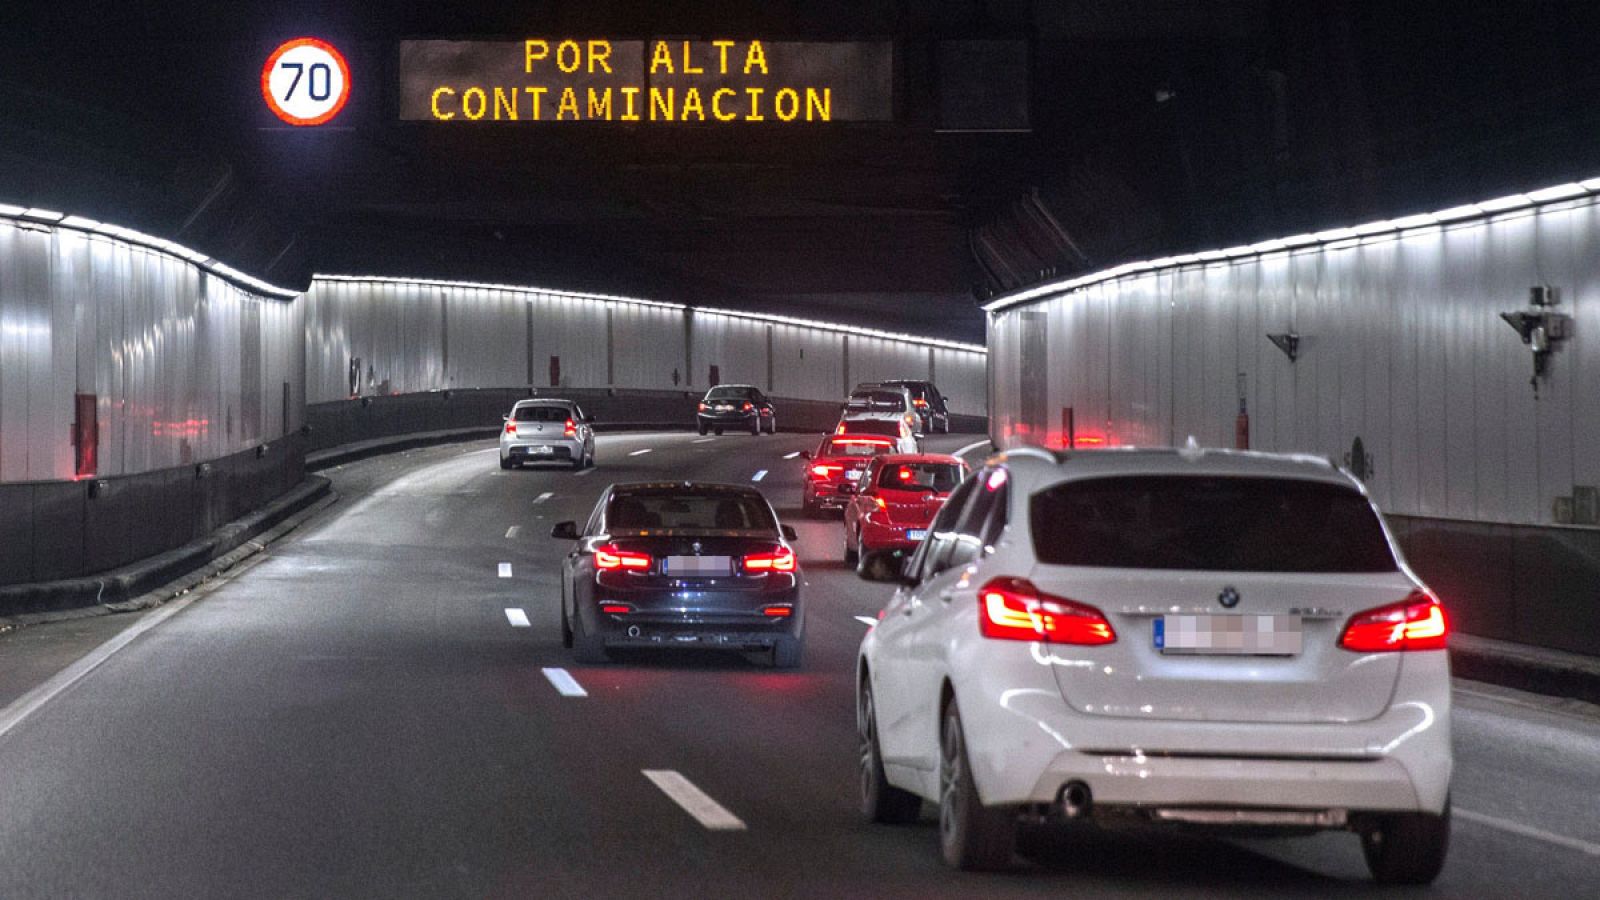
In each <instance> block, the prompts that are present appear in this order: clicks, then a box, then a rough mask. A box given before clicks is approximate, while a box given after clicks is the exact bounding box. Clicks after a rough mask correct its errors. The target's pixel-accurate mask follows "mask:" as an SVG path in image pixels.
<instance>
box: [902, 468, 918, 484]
mask: <svg viewBox="0 0 1600 900" xmlns="http://www.w3.org/2000/svg"><path fill="white" fill-rule="evenodd" d="M899 474H900V480H901V481H910V480H911V479H913V478H915V477H917V473H915V472H913V471H911V467H910V466H901V467H900V473H899Z"/></svg>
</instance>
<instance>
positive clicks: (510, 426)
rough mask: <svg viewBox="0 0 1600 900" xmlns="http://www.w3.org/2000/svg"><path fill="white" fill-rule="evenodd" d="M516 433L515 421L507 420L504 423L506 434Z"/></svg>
mask: <svg viewBox="0 0 1600 900" xmlns="http://www.w3.org/2000/svg"><path fill="white" fill-rule="evenodd" d="M516 433H517V423H515V422H507V423H506V434H516Z"/></svg>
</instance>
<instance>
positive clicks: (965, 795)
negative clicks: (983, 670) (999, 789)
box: [939, 697, 1017, 872]
mask: <svg viewBox="0 0 1600 900" xmlns="http://www.w3.org/2000/svg"><path fill="white" fill-rule="evenodd" d="M939 735H940V738H939V850H940V853H941V854H942V855H943V856H944V861H945V862H946V863H947V864H949V865H951V866H953V867H955V868H957V869H962V870H965V871H977V872H984V871H995V870H999V869H1004V868H1006V867H1007V866H1009V865H1011V855H1012V852H1013V851H1014V850H1015V849H1016V845H1017V811H1016V810H1015V809H1013V808H1011V807H1009V806H984V805H983V799H982V798H981V797H979V796H978V786H977V784H976V783H975V782H974V781H973V778H972V765H971V763H970V762H969V760H968V758H967V739H966V734H965V733H964V732H963V731H962V728H961V712H960V710H959V709H957V708H956V701H955V698H954V697H952V698H950V703H949V705H948V706H946V707H945V710H944V723H943V727H941V728H940V729H939Z"/></svg>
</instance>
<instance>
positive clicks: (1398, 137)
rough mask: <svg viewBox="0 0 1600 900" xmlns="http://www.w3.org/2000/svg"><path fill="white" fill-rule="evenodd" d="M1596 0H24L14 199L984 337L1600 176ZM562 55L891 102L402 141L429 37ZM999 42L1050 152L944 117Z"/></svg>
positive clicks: (321, 256) (271, 256) (239, 248)
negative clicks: (669, 50) (341, 63)
mask: <svg viewBox="0 0 1600 900" xmlns="http://www.w3.org/2000/svg"><path fill="white" fill-rule="evenodd" d="M1593 6H1595V5H1594V4H1587V3H1558V2H1548V3H1537V4H1505V3H1492V4H1491V3H1482V4H1475V3H1407V4H1376V3H1358V2H1349V0H1345V2H1339V0H1334V2H1326V3H1315V4H1310V3H1300V2H1291V0H1211V2H1204V3H1200V2H1180V0H1160V2H1133V0H1125V2H1114V0H1078V2H1072V0H1061V2H1045V0H1036V2H1027V0H992V2H984V0H973V2H953V0H941V2H926V3H923V2H918V3H908V2H890V0H807V2H800V0H790V2H751V3H730V2H686V0H679V2H671V0H668V2H651V3H642V2H624V0H609V2H607V0H592V2H587V3H582V4H579V3H570V2H567V3H560V2H519V3H511V2H492V0H468V2H461V3H453V4H439V3H408V4H391V5H385V6H379V5H375V4H373V5H368V4H360V5H357V4H345V5H340V4H336V3H329V2H322V3H310V2H303V0H287V2H283V3H277V4H271V5H262V4H244V3H226V2H201V0H172V2H162V3H146V4H141V3H132V2H119V3H111V2H104V3H73V2H62V3H55V4H49V5H44V4H27V3H8V4H6V5H5V7H4V8H0V51H3V53H0V163H3V164H4V171H0V202H24V203H39V204H43V203H44V202H46V201H49V202H55V203H71V204H74V206H73V208H72V209H71V210H70V211H73V212H82V213H84V214H87V215H95V216H99V217H102V218H105V219H107V220H111V221H128V222H130V223H131V224H135V225H136V226H139V227H146V228H148V229H149V230H152V231H155V232H157V233H163V234H167V235H169V236H181V237H183V238H184V239H189V240H193V241H195V242H197V244H196V245H197V246H200V247H201V249H204V250H206V252H209V253H212V254H214V255H217V256H218V257H219V258H224V259H227V260H229V261H230V262H233V263H234V264H235V265H239V266H240V267H241V268H246V269H247V270H249V271H252V272H254V273H256V274H261V275H263V276H264V277H267V278H269V279H273V280H278V281H281V282H283V283H296V282H300V281H302V280H303V279H304V277H305V276H306V275H307V274H308V273H309V272H311V271H322V272H344V273H361V274H370V273H381V274H406V275H417V276H428V277H441V278H459V279H470V280H479V281H507V282H516V283H535V284H548V285H551V286H553V287H565V288H571V289H581V290H594V291H605V292H614V293H628V294H638V295H645V296H661V297H672V298H674V299H678V300H683V301H686V302H691V303H698V304H703V305H721V306H735V307H744V308H755V309H767V310H772V311H780V312H784V313H788V314H797V315H812V316H822V317H827V318H834V319H841V320H845V321H853V322H857V323H860V324H872V325H877V326H880V327H885V326H886V327H893V328H898V329H906V330H914V331H918V332H923V333H930V334H939V335H946V336H954V337H962V338H967V339H974V338H979V337H981V335H982V331H983V323H982V317H981V314H980V313H979V312H978V310H977V304H978V303H979V302H981V301H982V300H983V299H985V298H986V297H989V296H992V295H993V294H994V293H996V292H1000V291H1004V290H1009V289H1014V288H1017V287H1020V286H1024V285H1027V284H1030V283H1035V282H1037V281H1039V280H1041V279H1044V278H1049V277H1052V276H1055V275H1063V274H1069V273H1072V272H1077V271H1084V270H1088V269H1093V268H1099V267H1102V266H1107V265H1112V264H1115V263H1116V262H1119V261H1124V260H1127V259H1130V258H1137V257H1141V256H1145V255H1150V254H1159V253H1164V252H1170V251H1174V250H1181V249H1196V248H1201V247H1209V246H1222V245H1228V244H1232V243H1238V242H1240V241H1247V240H1254V239H1260V238H1264V237H1268V236H1271V235H1274V234H1283V233H1289V232H1294V231H1299V230H1304V229H1306V228H1312V227H1322V226H1326V225H1330V224H1334V223H1338V222H1353V221H1361V220H1364V219H1371V218H1378V217H1382V216H1387V215H1394V214H1399V213H1404V212H1409V211H1417V210H1421V209H1429V208H1439V207H1441V206H1445V205H1450V204H1453V203H1455V202H1461V201H1466V200H1471V199H1478V198H1481V197H1484V196H1489V195H1494V194H1497V193H1504V192H1509V191H1511V190H1518V189H1524V188H1530V187H1538V186H1542V185H1545V184H1550V183H1555V182H1558V181H1563V180H1569V179H1573V178H1582V177H1589V176H1592V175H1594V174H1596V173H1600V152H1597V150H1596V149H1595V148H1596V144H1595V141H1594V140H1593V137H1594V136H1595V134H1596V131H1597V128H1600V108H1597V106H1600V104H1597V103H1596V101H1595V99H1594V98H1595V96H1596V93H1597V88H1600V55H1596V54H1594V53H1593V52H1592V49H1591V48H1590V47H1589V46H1588V44H1589V39H1590V38H1591V37H1592V36H1593V35H1594V34H1600V14H1597V11H1596V10H1595V9H1593V8H1592V7H1593ZM303 34H314V35H318V36H322V37H325V38H327V39H328V40H330V41H332V42H334V43H335V44H337V45H339V46H340V47H341V48H342V49H343V50H344V51H345V52H346V54H347V56H349V58H350V60H351V67H352V70H353V71H354V72H356V73H358V74H357V75H356V76H355V77H354V78H353V82H354V83H356V84H358V85H359V87H358V89H357V90H356V91H355V92H354V95H353V98H352V100H351V103H350V105H349V107H348V108H347V109H346V111H345V112H344V113H343V114H341V116H340V118H339V119H338V120H337V121H336V122H334V123H332V124H331V125H330V126H324V127H321V128H317V129H292V128H289V127H287V126H283V125H281V123H278V122H277V121H276V120H275V119H273V118H272V116H271V115H270V114H268V113H267V112H266V111H265V109H264V108H263V104H262V102H261V96H260V93H259V89H258V80H259V75H260V67H261V65H262V61H263V60H264V59H265V57H266V55H267V53H268V52H269V51H270V50H271V48H272V47H273V46H275V45H276V44H277V43H279V42H281V41H283V40H285V39H287V38H291V37H296V36H299V35H303ZM533 35H551V36H561V35H570V36H576V37H594V36H607V37H634V38H640V37H658V36H694V37H716V36H732V37H737V38H742V39H747V38H751V37H755V38H762V39H772V40H776V39H811V40H830V39H831V40H842V39H853V40H892V41H893V42H894V44H895V52H896V73H895V85H896V93H897V99H896V114H895V117H894V120H893V121H891V122H883V123H830V124H827V125H813V126H804V127H801V126H790V127H779V126H761V125H754V124H749V123H746V124H739V125H729V126H716V127H713V126H702V125H664V124H660V123H657V124H639V125H622V124H617V123H581V124H573V123H565V124H561V125H554V124H551V125H545V124H540V125H530V124H526V123H524V124H519V125H510V124H502V125H493V124H488V123H475V124H472V125H467V126H464V127H456V126H442V125H438V124H434V123H425V122H402V121H400V120H399V117H398V114H397V100H396V96H395V93H396V87H395V81H396V74H395V67H396V60H395V54H396V49H395V48H396V46H397V44H398V42H399V41H400V40H402V39H407V38H434V37H449V38H509V39H520V38H522V37H526V36H533ZM979 39H997V40H1008V41H1016V42H1019V46H1023V47H1026V48H1027V51H1028V60H1027V62H1028V66H1027V72H1028V73H1029V76H1028V78H1027V81H1028V85H1027V87H1028V91H1029V94H1030V100H1031V102H1030V104H1029V115H1030V119H1031V129H1030V130H1028V131H1026V132H1023V133H948V132H944V131H941V130H940V129H938V128H937V127H936V122H937V116H938V113H937V107H938V103H939V98H940V83H941V70H940V64H939V59H940V48H941V47H943V46H946V45H947V44H948V42H952V41H971V40H979ZM969 74H971V73H969ZM977 74H978V77H979V79H980V83H981V78H982V74H983V73H977ZM130 185H131V186H130Z"/></svg>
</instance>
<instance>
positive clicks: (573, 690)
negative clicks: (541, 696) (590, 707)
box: [543, 668, 589, 697]
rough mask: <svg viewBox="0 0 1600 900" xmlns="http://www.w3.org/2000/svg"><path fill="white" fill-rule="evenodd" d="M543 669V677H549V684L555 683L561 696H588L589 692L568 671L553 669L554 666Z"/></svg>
mask: <svg viewBox="0 0 1600 900" xmlns="http://www.w3.org/2000/svg"><path fill="white" fill-rule="evenodd" d="M543 671H544V677H545V678H547V679H549V680H550V683H551V684H553V685H555V688H556V690H557V691H559V692H561V696H563V697H587V696H589V692H588V691H586V690H584V689H583V685H581V684H579V683H578V679H576V678H573V677H572V673H571V672H568V671H567V670H566V669H554V668H552V669H544V670H543Z"/></svg>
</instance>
